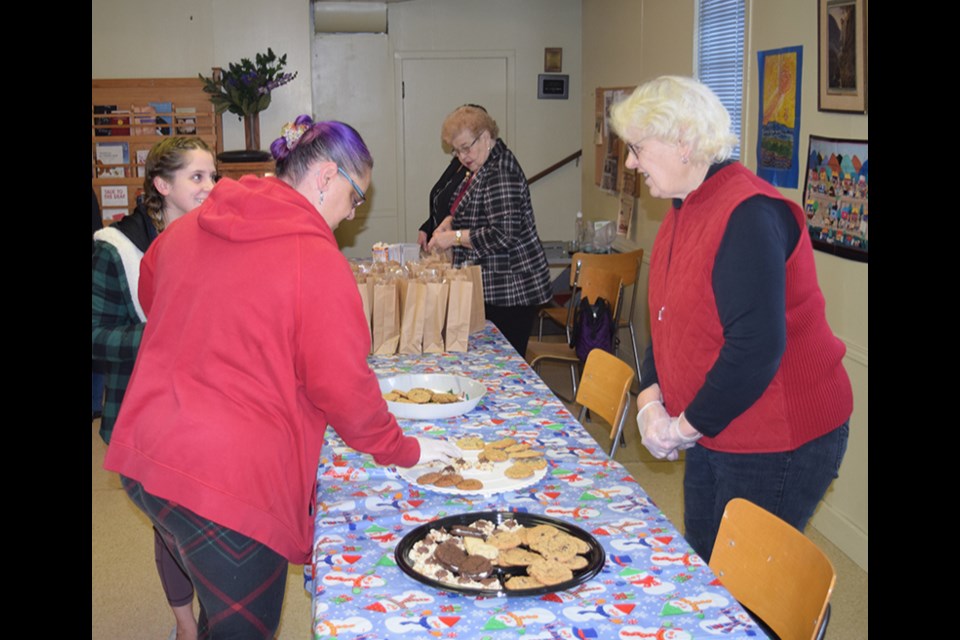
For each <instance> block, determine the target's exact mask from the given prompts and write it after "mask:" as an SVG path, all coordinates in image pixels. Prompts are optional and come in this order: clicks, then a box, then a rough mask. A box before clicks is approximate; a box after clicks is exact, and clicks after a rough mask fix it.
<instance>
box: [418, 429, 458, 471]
mask: <svg viewBox="0 0 960 640" xmlns="http://www.w3.org/2000/svg"><path fill="white" fill-rule="evenodd" d="M415 437H416V439H417V442H419V443H420V459H419V460H417V464H423V463H424V462H435V461H437V460H439V461H441V462H447V461H448V460H456V459H457V458H460V457H462V456H463V454H462V452H461V451H460V448H459V447H457V445H455V444H453V443H452V442H448V441H447V440H438V439H436V438H426V437H424V436H415Z"/></svg>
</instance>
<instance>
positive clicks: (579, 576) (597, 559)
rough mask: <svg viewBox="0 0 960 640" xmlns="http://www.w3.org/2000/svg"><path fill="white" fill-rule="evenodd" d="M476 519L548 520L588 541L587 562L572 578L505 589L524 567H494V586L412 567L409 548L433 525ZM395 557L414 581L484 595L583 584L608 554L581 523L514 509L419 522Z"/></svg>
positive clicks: (534, 523) (541, 592)
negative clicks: (451, 580) (448, 579)
mask: <svg viewBox="0 0 960 640" xmlns="http://www.w3.org/2000/svg"><path fill="white" fill-rule="evenodd" d="M477 520H489V521H490V522H492V523H494V524H497V525H499V524H501V523H503V522H505V521H507V520H516V521H517V522H519V523H520V524H522V525H524V526H525V527H535V526H537V525H540V524H547V525H551V526H553V527H556V528H557V529H559V530H560V531H563V532H564V533H568V534H570V535H572V536H574V537H577V538H580V539H581V540H583V541H584V542H586V543H587V544H588V545H590V550H589V551H588V552H587V553H586V554H583V555H584V556H585V557H586V559H587V566H586V567H584V568H582V569H577V570H576V571H574V572H573V578H572V579H571V580H567V581H566V582H561V583H560V584H554V585H549V586H545V587H538V588H536V589H507V588H506V587H504V586H503V585H504V583H505V582H506V581H507V580H508V579H510V577H512V576H514V575H526V573H527V572H526V567H494V571H495V575H496V576H497V579H498V580H499V584H500V586H499V588H496V589H479V588H471V587H458V586H456V585H450V584H447V583H445V582H440V581H439V580H434V579H433V578H428V577H427V576H424V575H422V574H420V573H418V572H417V571H414V569H413V559H412V558H410V552H411V551H412V550H413V547H414V545H415V544H416V543H418V542H420V541H421V540H423V538H425V537H426V536H427V534H428V533H430V532H431V531H433V530H434V529H440V528H444V529H447V530H449V529H450V528H451V527H453V526H455V525H462V526H469V525H471V524H473V523H474V522H476V521H477ZM394 557H395V558H396V561H397V565H398V566H399V567H400V569H401V570H402V571H403V572H404V573H406V574H407V575H408V576H410V577H411V578H413V579H414V580H416V581H417V582H421V583H423V584H425V585H427V586H430V587H434V588H435V589H440V590H442V591H455V592H458V593H463V594H466V595H474V596H485V597H497V596H507V597H529V596H541V595H545V594H547V593H554V592H556V591H566V590H568V589H572V588H573V587H576V586H577V585H580V584H583V583H584V582H586V581H587V580H590V579H591V578H593V577H594V576H595V575H597V574H598V573H600V570H601V569H603V564H604V562H606V558H607V555H606V553H605V552H604V550H603V547H602V546H600V543H599V542H597V539H596V538H594V537H593V536H592V535H590V534H589V533H587V532H586V531H584V530H583V529H581V528H580V527H578V526H576V525H573V524H570V523H569V522H564V521H563V520H557V519H556V518H551V517H549V516H541V515H537V514H533V513H521V512H514V511H479V512H476V513H463V514H459V515H453V516H447V517H445V518H440V519H439V520H434V521H433V522H428V523H426V524H422V525H420V526H419V527H417V528H416V529H414V530H412V531H411V532H410V533H408V534H407V535H405V536H403V539H402V540H400V543H399V544H397V548H396V550H395V551H394Z"/></svg>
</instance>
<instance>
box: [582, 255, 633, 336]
mask: <svg viewBox="0 0 960 640" xmlns="http://www.w3.org/2000/svg"><path fill="white" fill-rule="evenodd" d="M642 261H643V249H637V250H635V251H628V252H627V253H583V252H577V253H575V254H573V257H572V258H571V261H570V288H571V289H574V288H575V287H576V286H577V279H578V277H579V275H580V273H581V272H582V271H583V269H584V268H585V267H588V266H589V267H600V268H601V269H606V270H607V271H614V272H616V273H618V274H620V280H622V281H623V286H624V287H629V286H630V285H633V284H635V283H636V282H637V280H638V279H639V278H640V266H641V263H642ZM636 302H637V287H634V288H633V294H632V295H631V296H630V309H629V311H628V314H629V315H628V318H629V319H630V320H633V309H634V307H635V306H636Z"/></svg>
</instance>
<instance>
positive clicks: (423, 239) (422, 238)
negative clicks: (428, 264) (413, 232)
mask: <svg viewBox="0 0 960 640" xmlns="http://www.w3.org/2000/svg"><path fill="white" fill-rule="evenodd" d="M417 244H418V245H420V250H421V251H423V252H424V253H426V251H427V232H426V231H421V232H420V233H419V234H417Z"/></svg>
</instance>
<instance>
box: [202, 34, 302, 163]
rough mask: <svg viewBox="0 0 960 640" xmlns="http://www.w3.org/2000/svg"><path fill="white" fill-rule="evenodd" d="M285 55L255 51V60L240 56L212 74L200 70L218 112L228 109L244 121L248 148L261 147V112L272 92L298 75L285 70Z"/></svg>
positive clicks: (207, 91)
mask: <svg viewBox="0 0 960 640" xmlns="http://www.w3.org/2000/svg"><path fill="white" fill-rule="evenodd" d="M286 65H287V55H286V54H283V55H282V56H280V57H277V54H275V53H274V52H273V49H270V48H269V47H268V48H267V52H266V53H258V54H257V55H256V56H255V58H254V61H253V62H251V60H250V59H249V58H242V59H241V60H240V62H239V63H235V62H231V63H230V64H229V65H228V66H227V69H226V70H223V69H219V68H214V73H213V77H210V78H207V77H204V75H203V74H202V73H201V74H199V75H200V80H201V81H202V82H203V90H204V92H206V93H208V94H210V102H212V103H213V105H214V108H215V109H216V111H217V113H223V112H224V111H229V112H230V113H232V114H235V115H237V116H238V117H239V118H242V119H243V120H244V126H243V132H244V140H245V143H246V147H247V149H248V150H259V149H260V112H261V111H264V110H265V109H266V108H267V107H269V106H270V101H271V93H272V92H273V90H274V89H276V88H277V87H282V86H283V85H285V84H287V83H288V82H290V81H291V80H293V79H294V78H296V77H297V72H296V71H294V72H293V73H284V71H283V69H284V67H286ZM218 72H219V73H218Z"/></svg>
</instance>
